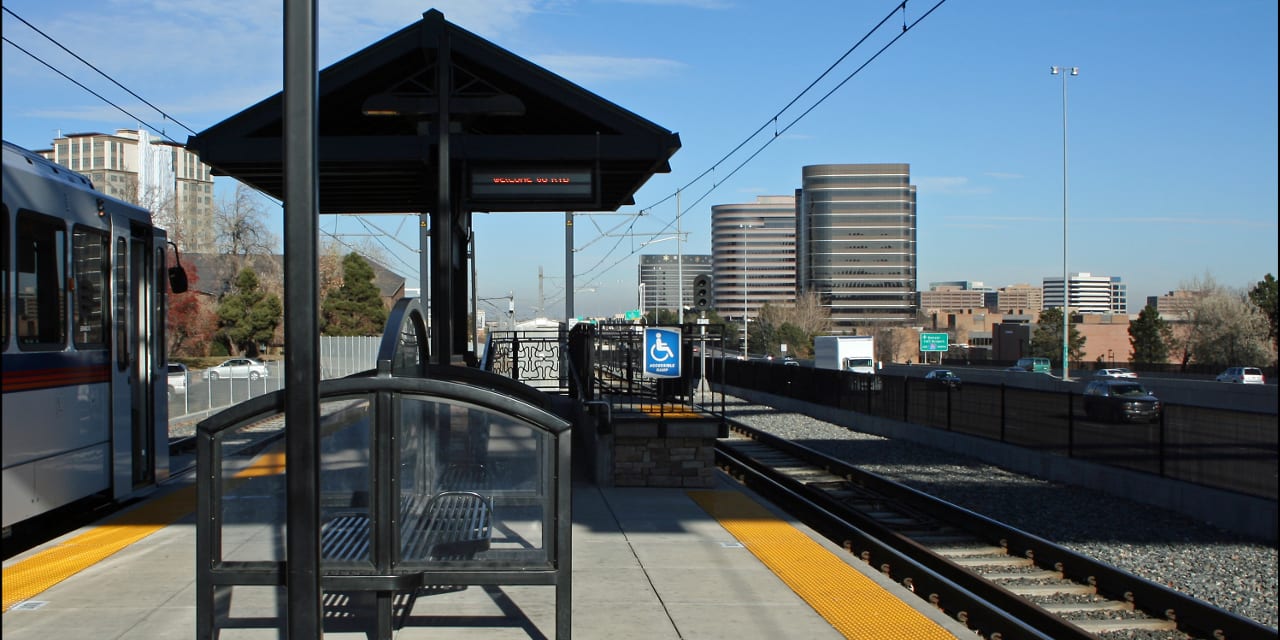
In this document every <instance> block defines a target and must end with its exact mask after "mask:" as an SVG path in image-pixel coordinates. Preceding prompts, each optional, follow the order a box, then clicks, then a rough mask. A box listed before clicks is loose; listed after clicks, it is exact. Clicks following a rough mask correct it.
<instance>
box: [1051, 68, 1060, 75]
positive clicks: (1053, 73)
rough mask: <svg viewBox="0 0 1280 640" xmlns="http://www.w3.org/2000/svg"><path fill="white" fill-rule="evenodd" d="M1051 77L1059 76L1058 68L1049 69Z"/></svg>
mask: <svg viewBox="0 0 1280 640" xmlns="http://www.w3.org/2000/svg"><path fill="white" fill-rule="evenodd" d="M1049 75H1053V76H1056V75H1058V68H1057V67H1049Z"/></svg>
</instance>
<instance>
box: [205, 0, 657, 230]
mask: <svg viewBox="0 0 1280 640" xmlns="http://www.w3.org/2000/svg"><path fill="white" fill-rule="evenodd" d="M442 37H443V40H442ZM442 41H443V42H447V47H448V49H447V54H446V56H445V59H448V60H449V61H450V62H451V64H450V66H449V70H450V77H451V83H450V84H451V87H450V93H449V95H450V100H449V103H448V109H449V112H450V115H451V118H450V120H451V122H452V127H451V129H450V132H449V152H450V157H451V158H452V159H453V162H454V165H455V166H456V167H457V168H463V169H469V170H473V171H475V170H479V171H485V170H488V171H503V170H514V169H516V168H519V169H525V170H531V171H542V170H589V171H591V172H592V173H593V174H594V175H595V176H596V179H595V183H594V184H595V190H594V192H593V194H592V196H593V197H592V198H591V202H587V203H583V202H581V198H579V200H578V201H577V202H566V201H565V200H563V199H559V200H558V199H556V198H555V197H548V198H545V199H534V200H529V199H518V200H511V201H499V202H483V203H477V202H476V201H475V200H474V199H468V198H467V196H466V195H465V189H462V190H459V189H458V188H459V187H465V183H464V182H463V181H464V180H466V175H467V174H466V172H465V171H456V170H453V169H452V168H451V174H453V175H454V176H455V185H454V187H453V188H452V190H454V191H458V192H459V194H460V195H461V196H462V197H463V198H464V201H465V202H469V203H470V205H471V206H470V207H469V208H470V209H472V210H477V211H563V210H578V211H589V210H615V209H617V208H618V207H620V206H623V205H626V204H633V203H634V201H633V196H634V194H635V192H636V191H637V190H638V189H639V188H640V187H641V186H642V185H643V184H644V183H645V182H646V181H647V180H648V179H649V178H650V177H652V176H653V174H655V173H666V172H669V171H670V166H669V165H668V163H667V161H668V159H669V158H670V157H671V156H672V154H674V153H675V152H676V151H677V150H678V149H679V148H680V138H679V135H678V134H675V133H672V132H670V131H667V130H666V129H663V128H661V127H659V126H657V125H655V124H654V123H652V122H650V121H648V120H645V119H644V118H641V117H640V116H638V115H636V114H634V113H631V112H630V111H627V110H625V109H623V108H621V107H619V106H617V105H615V104H613V103H611V102H609V101H607V100H604V99H603V98H600V97H599V96H597V95H595V94H593V93H591V92H589V91H587V90H585V89H583V88H581V87H579V86H577V85H575V84H573V83H571V82H569V81H568V80H565V79H564V78H561V77H560V76H557V75H555V74H553V73H551V72H549V71H547V70H546V69H543V68H541V67H539V66H537V65H535V64H533V63H531V62H529V61H528V60H525V59H524V58H521V57H520V56H517V55H515V54H513V53H511V52H509V51H506V50H505V49H502V48H501V47H498V46H497V45H494V44H493V43H491V42H489V41H487V40H484V39H483V38H480V37H479V36H476V35H475V34H472V33H470V32H468V31H466V30H464V29H461V28H459V27H457V26H456V25H453V24H452V23H449V22H447V21H445V19H444V16H443V14H441V13H440V12H439V11H436V10H434V9H433V10H431V11H428V12H426V13H425V14H423V18H422V20H420V21H418V22H416V23H414V24H412V25H409V26H408V27H405V28H404V29H401V30H400V31H398V32H396V33H394V34H392V35H390V36H387V37H386V38H384V39H382V40H380V41H378V42H376V43H374V44H372V45H370V46H369V47H367V48H365V49H363V50H361V51H359V52H357V53H355V54H353V55H351V56H350V57H348V58H346V59H344V60H342V61H340V62H337V63H335V64H333V65H332V66H330V67H328V68H326V69H324V70H322V71H321V72H320V75H319V108H318V111H319V124H318V129H319V140H318V143H317V148H318V156H319V178H320V179H319V185H320V186H319V190H320V194H319V206H320V211H321V212H322V213H393V212H394V213H403V212H425V211H430V210H432V209H433V208H434V206H435V203H436V182H437V176H438V172H437V168H436V149H435V144H434V142H435V135H434V134H433V133H431V131H432V129H431V127H434V126H435V124H434V122H433V121H432V119H431V118H432V116H431V114H432V113H435V109H434V108H433V107H434V105H438V104H439V91H438V87H437V84H438V83H437V80H436V78H437V72H436V65H437V60H438V59H439V58H440V55H439V54H440V43H441V42H442ZM388 103H393V104H395V105H397V106H398V107H399V109H398V111H399V112H400V113H401V115H395V116H385V115H382V116H379V115H367V112H369V111H377V110H379V109H378V107H379V106H384V105H386V104H388ZM282 104H283V95H282V94H276V95H274V96H272V97H270V98H267V99H266V100H263V101H262V102H259V103H258V104H256V105H254V106H252V107H249V108H248V109H245V110H244V111H242V112H240V113H239V114H236V115H234V116H232V117H230V118H228V119H226V120H224V121H222V122H221V123H218V124H216V125H214V126H212V127H210V128H208V129H206V130H205V131H203V132H201V133H199V134H197V135H195V136H192V137H191V138H189V140H188V143H187V145H188V147H189V148H190V149H192V150H193V151H195V152H196V153H197V154H199V156H200V159H201V161H203V162H204V163H206V164H208V165H210V166H212V167H213V168H214V173H215V174H217V175H229V176H232V177H235V178H236V179H238V180H240V181H243V182H245V183H248V184H250V185H252V186H254V187H257V188H258V189H261V190H262V191H265V192H266V193H269V194H271V195H273V196H275V197H277V198H280V197H282V196H283V191H284V187H283V172H282V165H283V163H282V155H283V143H282V140H281V132H282V131H283V117H282ZM405 106H408V107H409V109H407V110H406V109H405V108H404V107H405ZM406 111H409V112H414V113H415V114H416V115H405V113H406Z"/></svg>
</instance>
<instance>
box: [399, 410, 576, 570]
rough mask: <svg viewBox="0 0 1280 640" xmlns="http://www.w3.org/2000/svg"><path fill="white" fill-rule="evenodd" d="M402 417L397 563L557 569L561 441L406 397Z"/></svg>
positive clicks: (511, 422) (516, 423) (493, 417)
mask: <svg viewBox="0 0 1280 640" xmlns="http://www.w3.org/2000/svg"><path fill="white" fill-rule="evenodd" d="M397 409H398V414H399V415H397V416H396V417H395V418H394V424H395V430H396V432H397V440H396V441H397V443H398V445H399V446H398V447H397V449H396V453H397V454H398V455H399V476H398V483H399V488H400V508H401V518H400V522H401V527H400V531H399V536H400V560H399V563H400V564H401V565H402V566H405V567H424V566H440V565H447V566H449V567H471V566H481V565H482V566H484V567H486V568H490V569H504V568H507V569H516V568H551V558H549V556H548V554H549V553H550V551H549V549H550V548H552V547H553V545H552V544H551V543H550V541H549V539H548V537H549V536H551V535H552V527H551V526H550V522H551V521H552V520H553V518H554V517H555V513H554V511H555V508H556V504H555V502H554V500H555V495H556V494H555V491H554V490H553V487H552V473H553V470H554V464H553V462H554V457H553V456H554V452H555V447H554V437H553V435H552V434H550V433H548V432H546V431H543V430H541V429H539V428H538V427H536V426H535V425H532V424H530V423H528V422H525V421H524V420H521V419H519V418H515V417H512V416H508V415H504V414H501V413H497V412H494V411H491V410H489V409H484V408H481V407H477V406H474V405H468V404H464V403H457V402H450V401H444V400H440V399H431V398H424V397H418V396H405V397H402V398H401V399H400V401H399V402H398V403H397Z"/></svg>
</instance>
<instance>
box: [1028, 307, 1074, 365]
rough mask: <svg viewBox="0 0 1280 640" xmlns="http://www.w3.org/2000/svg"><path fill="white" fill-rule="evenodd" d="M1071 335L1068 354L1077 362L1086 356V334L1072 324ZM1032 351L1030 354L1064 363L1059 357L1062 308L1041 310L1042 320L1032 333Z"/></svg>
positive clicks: (1060, 352) (1037, 323)
mask: <svg viewBox="0 0 1280 640" xmlns="http://www.w3.org/2000/svg"><path fill="white" fill-rule="evenodd" d="M1070 331H1071V337H1070V338H1069V339H1068V342H1067V347H1068V355H1069V356H1070V358H1071V359H1072V360H1074V361H1076V362H1079V361H1080V359H1081V358H1083V357H1084V341H1085V338H1084V336H1082V335H1080V332H1079V331H1078V330H1077V329H1076V325H1074V324H1073V325H1071V328H1070ZM1030 350H1031V353H1030V354H1028V355H1032V356H1036V357H1041V358H1048V359H1049V361H1050V362H1053V363H1056V364H1057V365H1058V366H1061V365H1062V361H1061V360H1059V359H1058V358H1061V357H1062V309H1060V308H1058V307H1053V308H1051V309H1045V310H1044V311H1041V312H1040V320H1039V321H1037V322H1036V329H1035V331H1033V332H1032V333H1031V345H1030Z"/></svg>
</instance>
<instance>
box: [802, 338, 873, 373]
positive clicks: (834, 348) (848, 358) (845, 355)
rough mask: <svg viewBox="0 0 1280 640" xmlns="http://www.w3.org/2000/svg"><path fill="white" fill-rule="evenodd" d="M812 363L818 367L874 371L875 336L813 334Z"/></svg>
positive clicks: (865, 371) (860, 371)
mask: <svg viewBox="0 0 1280 640" xmlns="http://www.w3.org/2000/svg"><path fill="white" fill-rule="evenodd" d="M813 365H814V366H815V367H818V368H820V369H835V370H837V371H853V372H856V373H872V374H873V373H876V370H877V369H879V368H880V363H878V362H876V338H875V336H815V337H814V339H813Z"/></svg>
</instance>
